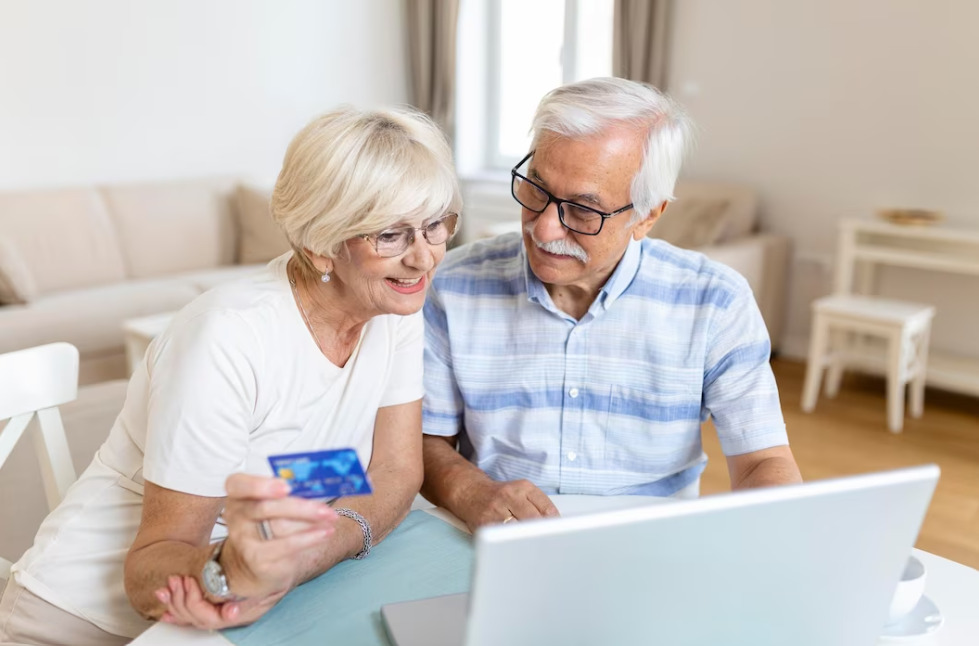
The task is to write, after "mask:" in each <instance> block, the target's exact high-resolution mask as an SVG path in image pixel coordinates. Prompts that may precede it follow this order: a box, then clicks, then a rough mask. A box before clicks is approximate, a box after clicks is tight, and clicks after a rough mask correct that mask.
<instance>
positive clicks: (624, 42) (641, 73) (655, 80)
mask: <svg viewBox="0 0 979 646" xmlns="http://www.w3.org/2000/svg"><path fill="white" fill-rule="evenodd" d="M671 5H672V0H615V17H614V21H615V27H614V31H613V35H612V38H613V45H612V48H613V49H612V70H613V72H612V73H613V74H615V75H616V76H618V77H621V78H627V79H631V80H633V81H642V82H643V83H650V84H651V85H654V86H656V87H658V88H659V89H661V90H665V89H666V84H667V80H668V79H667V78H666V75H667V64H668V62H669V61H668V57H669V51H670V49H669V47H670V42H669V40H670V6H671Z"/></svg>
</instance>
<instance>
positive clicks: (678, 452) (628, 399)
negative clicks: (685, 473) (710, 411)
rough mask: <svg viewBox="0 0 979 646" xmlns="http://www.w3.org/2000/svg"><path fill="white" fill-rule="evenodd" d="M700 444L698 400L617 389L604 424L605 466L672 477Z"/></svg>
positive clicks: (676, 394) (613, 389) (689, 396)
mask: <svg viewBox="0 0 979 646" xmlns="http://www.w3.org/2000/svg"><path fill="white" fill-rule="evenodd" d="M699 444H700V400H699V398H698V397H696V396H694V395H693V394H692V393H689V394H687V393H683V392H682V391H680V392H663V391H651V390H645V389H639V388H630V387H626V386H618V385H613V386H612V387H611V390H610V393H609V403H608V416H607V422H606V426H605V442H604V450H603V456H604V468H605V469H614V470H619V471H627V472H632V473H644V474H650V475H654V474H670V473H673V472H674V471H675V469H677V468H679V466H681V465H683V464H685V463H686V461H687V460H688V458H689V455H691V454H692V453H693V452H696V451H699Z"/></svg>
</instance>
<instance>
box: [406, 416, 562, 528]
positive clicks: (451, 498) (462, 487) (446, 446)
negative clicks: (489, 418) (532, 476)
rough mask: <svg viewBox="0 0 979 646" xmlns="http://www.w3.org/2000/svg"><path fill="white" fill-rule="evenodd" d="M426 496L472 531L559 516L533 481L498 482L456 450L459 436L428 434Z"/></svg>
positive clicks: (424, 486)
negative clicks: (513, 520) (487, 526)
mask: <svg viewBox="0 0 979 646" xmlns="http://www.w3.org/2000/svg"><path fill="white" fill-rule="evenodd" d="M422 445H423V447H424V455H425V481H424V483H423V484H422V495H423V496H425V498H427V499H428V500H429V501H430V502H431V503H432V504H435V505H438V506H439V507H442V508H444V509H447V510H449V511H450V512H452V513H453V514H455V515H456V516H457V517H458V518H460V519H461V520H462V521H463V522H465V523H466V525H467V526H468V527H469V529H470V530H472V531H475V529H476V528H477V527H479V526H481V525H491V524H493V523H501V522H503V521H505V520H507V519H508V518H509V517H511V516H512V517H514V518H516V519H518V520H519V519H523V518H537V517H540V516H557V515H558V510H557V507H555V506H554V503H552V502H551V499H550V498H548V497H547V494H545V493H544V492H543V491H541V490H540V489H538V488H537V487H536V486H535V485H534V484H533V483H532V482H530V481H529V480H513V481H510V482H496V481H494V480H492V479H491V478H490V477H489V476H487V475H486V474H485V473H484V472H483V471H482V470H481V469H480V468H479V467H477V466H476V465H474V464H472V463H471V462H469V460H467V459H465V458H464V457H463V456H462V455H460V454H459V452H458V451H456V448H455V446H456V436H451V437H442V436H439V435H425V436H424V439H423V440H422Z"/></svg>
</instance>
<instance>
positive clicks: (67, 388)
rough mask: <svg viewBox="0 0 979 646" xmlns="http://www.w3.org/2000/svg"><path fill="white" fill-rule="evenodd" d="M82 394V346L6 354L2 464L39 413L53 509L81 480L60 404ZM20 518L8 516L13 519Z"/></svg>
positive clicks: (37, 431) (2, 574) (0, 378)
mask: <svg viewBox="0 0 979 646" xmlns="http://www.w3.org/2000/svg"><path fill="white" fill-rule="evenodd" d="M77 394H78V349H77V348H75V346H73V345H71V344H69V343H51V344H49V345H42V346H38V347H35V348H29V349H27V350H17V351H15V352H8V353H6V354H0V421H2V420H8V421H7V423H6V425H4V427H3V429H2V430H0V468H2V467H3V464H4V462H5V461H6V460H7V458H8V457H9V456H10V453H11V451H13V449H14V446H15V445H16V444H17V441H18V440H19V439H20V437H21V436H22V435H23V434H24V431H25V430H27V428H28V424H30V422H31V420H32V419H33V418H34V417H35V416H36V417H37V420H38V423H37V425H36V426H35V427H34V433H33V435H34V450H35V452H36V453H37V458H38V462H39V464H40V467H41V475H42V479H43V483H44V493H45V495H46V497H47V502H48V509H49V510H53V509H54V508H55V507H57V506H58V503H60V502H61V500H62V499H63V498H64V497H65V493H66V492H67V491H68V487H70V486H71V484H72V483H73V482H74V481H75V467H74V465H73V464H72V461H71V454H70V453H69V450H68V439H67V438H66V437H65V430H64V427H63V426H62V423H61V415H60V414H59V412H58V408H57V407H58V406H60V405H61V404H64V403H67V402H70V401H72V400H73V399H75V397H76V396H77ZM12 521H14V519H3V522H12ZM10 567H11V563H10V561H8V560H6V559H4V558H0V579H6V578H8V577H9V575H10Z"/></svg>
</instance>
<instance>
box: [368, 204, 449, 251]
mask: <svg viewBox="0 0 979 646" xmlns="http://www.w3.org/2000/svg"><path fill="white" fill-rule="evenodd" d="M458 224H459V214H458V213H447V214H445V215H444V216H443V217H441V218H439V219H438V220H433V221H432V222H429V223H428V224H426V225H425V226H423V227H394V228H391V229H385V230H384V231H381V232H380V233H365V234H363V235H361V236H360V237H361V238H363V239H364V240H367V241H368V242H370V243H371V244H372V245H374V251H376V252H377V255H378V256H380V257H382V258H393V257H395V256H400V255H401V254H403V253H404V252H405V251H407V250H408V247H410V246H411V245H412V244H413V243H414V242H415V232H416V231H421V232H422V236H423V237H424V238H425V241H426V242H428V244H430V245H439V244H443V243H446V242H448V241H449V240H450V239H451V238H452V236H454V235H455V232H456V227H457V225H458Z"/></svg>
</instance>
